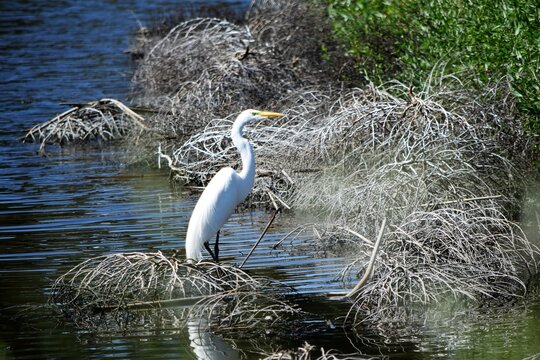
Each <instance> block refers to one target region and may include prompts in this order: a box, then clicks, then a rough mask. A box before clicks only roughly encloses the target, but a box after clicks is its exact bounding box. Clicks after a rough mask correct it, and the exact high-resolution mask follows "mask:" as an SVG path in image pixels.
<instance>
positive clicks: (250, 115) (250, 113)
mask: <svg viewBox="0 0 540 360" xmlns="http://www.w3.org/2000/svg"><path fill="white" fill-rule="evenodd" d="M278 116H285V115H284V114H280V113H277V112H271V111H261V110H253V109H248V110H244V111H242V112H241V113H240V115H238V118H243V119H245V120H246V122H251V121H254V120H261V119H265V118H272V117H278Z"/></svg>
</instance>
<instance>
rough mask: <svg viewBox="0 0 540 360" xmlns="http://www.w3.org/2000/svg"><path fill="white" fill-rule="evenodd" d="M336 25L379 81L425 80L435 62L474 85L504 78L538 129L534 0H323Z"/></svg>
mask: <svg viewBox="0 0 540 360" xmlns="http://www.w3.org/2000/svg"><path fill="white" fill-rule="evenodd" d="M325 1H326V3H327V5H328V13H329V15H330V17H331V19H332V20H333V26H334V31H335V33H336V34H337V35H338V37H339V38H340V39H341V40H342V41H343V42H344V44H345V46H346V47H347V51H348V54H349V55H350V56H352V57H354V58H355V59H356V60H357V64H358V66H359V69H361V70H362V71H365V72H366V73H367V75H368V76H369V77H370V78H371V79H372V80H374V81H385V80H389V79H399V80H401V81H403V82H404V83H406V84H411V85H416V86H418V85H420V83H421V82H423V81H424V80H425V79H426V78H427V77H428V75H429V73H430V72H431V71H432V70H433V69H442V68H443V69H444V72H445V73H460V78H463V74H467V75H465V78H466V79H467V80H471V83H473V84H475V85H477V86H478V85H479V86H482V85H485V84H487V83H489V82H493V81H498V80H499V79H501V78H502V77H507V78H508V79H509V83H510V86H511V91H512V94H513V95H514V97H515V98H516V100H517V104H518V107H519V109H520V111H521V112H522V113H523V114H524V115H525V118H526V120H525V122H526V126H527V128H528V129H529V130H531V131H532V132H533V133H535V134H540V81H539V77H538V74H539V73H540V71H539V70H540V7H538V3H537V1H535V0H496V1H489V0H476V1H471V0H384V1H374V0H325Z"/></svg>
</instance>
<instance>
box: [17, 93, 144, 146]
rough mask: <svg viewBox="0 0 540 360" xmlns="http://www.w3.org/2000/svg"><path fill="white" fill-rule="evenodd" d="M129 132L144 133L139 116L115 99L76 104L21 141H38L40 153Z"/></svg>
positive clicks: (113, 137) (120, 135)
mask: <svg viewBox="0 0 540 360" xmlns="http://www.w3.org/2000/svg"><path fill="white" fill-rule="evenodd" d="M133 130H148V127H147V125H146V124H145V119H144V118H143V117H142V116H140V115H139V114H137V113H135V112H134V111H133V110H131V109H130V108H129V107H127V106H126V105H124V104H122V103H121V102H120V101H118V100H115V99H101V100H97V101H91V102H89V103H85V104H77V105H76V106H74V107H72V108H71V109H69V110H67V111H65V112H63V113H62V114H60V115H58V116H56V117H55V118H54V119H52V120H49V121H47V122H45V123H42V124H38V125H36V126H34V127H33V128H31V129H30V130H29V131H28V132H27V133H26V135H25V136H24V137H23V141H24V142H39V143H40V148H39V149H40V152H41V153H42V152H44V150H45V145H46V144H58V145H65V144H74V143H83V142H88V141H94V140H103V141H111V140H115V139H120V138H122V137H124V136H126V135H127V134H128V133H129V132H130V131H133Z"/></svg>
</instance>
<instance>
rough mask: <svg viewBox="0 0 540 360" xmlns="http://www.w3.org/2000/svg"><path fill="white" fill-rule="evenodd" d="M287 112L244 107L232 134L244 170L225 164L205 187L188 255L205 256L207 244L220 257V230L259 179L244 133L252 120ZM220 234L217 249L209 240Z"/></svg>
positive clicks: (193, 216) (192, 226)
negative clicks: (203, 250)
mask: <svg viewBox="0 0 540 360" xmlns="http://www.w3.org/2000/svg"><path fill="white" fill-rule="evenodd" d="M276 116H283V114H280V113H275V112H268V111H259V110H251V109H250V110H244V111H242V112H241V113H240V115H238V117H237V118H236V120H235V121H234V124H233V126H232V130H231V138H232V141H233V144H234V145H235V146H236V148H237V149H238V151H239V152H240V155H241V157H242V171H240V173H238V172H236V171H235V170H234V169H232V168H230V167H226V168H223V169H221V170H219V171H218V173H217V174H216V175H215V176H214V177H213V178H212V180H211V181H210V182H209V183H208V186H206V188H205V189H204V191H203V193H202V195H201V197H200V198H199V201H198V202H197V205H195V209H193V213H192V214H191V219H190V220H189V225H188V230H187V236H186V258H187V259H192V260H197V261H198V260H201V259H202V249H203V247H204V248H206V250H207V251H208V252H209V253H210V255H211V256H212V258H213V259H214V260H215V261H216V262H217V261H219V247H218V244H219V230H220V229H221V228H222V227H223V224H225V222H226V221H227V220H228V219H229V216H231V214H232V213H233V211H234V209H235V208H236V206H237V205H238V204H240V203H241V202H242V201H244V199H245V198H246V197H247V196H248V195H249V193H250V192H251V189H252V188H253V183H254V181H255V154H254V153H253V146H252V145H251V143H250V142H249V141H248V140H247V139H246V138H244V137H243V136H242V131H243V129H244V126H245V125H246V124H248V123H250V122H252V121H255V120H261V119H264V118H269V117H276ZM214 235H215V236H216V243H215V245H214V251H212V250H211V249H210V246H209V244H208V241H209V239H210V238H211V237H213V236H214Z"/></svg>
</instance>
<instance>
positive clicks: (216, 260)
mask: <svg viewBox="0 0 540 360" xmlns="http://www.w3.org/2000/svg"><path fill="white" fill-rule="evenodd" d="M204 248H205V249H206V251H208V253H209V254H210V256H211V257H212V259H214V261H215V262H218V259H217V257H216V255H214V252H213V251H212V249H210V244H208V241H205V242H204Z"/></svg>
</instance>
